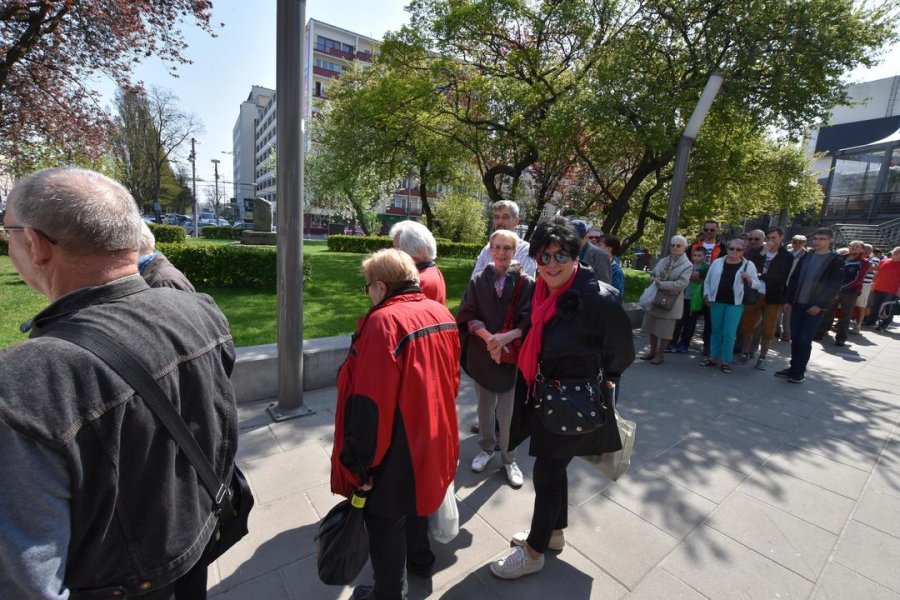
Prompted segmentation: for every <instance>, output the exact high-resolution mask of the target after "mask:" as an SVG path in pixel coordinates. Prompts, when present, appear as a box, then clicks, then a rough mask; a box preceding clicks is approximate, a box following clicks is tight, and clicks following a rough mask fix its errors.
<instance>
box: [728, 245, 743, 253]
mask: <svg viewBox="0 0 900 600" xmlns="http://www.w3.org/2000/svg"><path fill="white" fill-rule="evenodd" d="M728 251H729V252H743V251H744V249H743V248H734V247H732V246H729V247H728Z"/></svg>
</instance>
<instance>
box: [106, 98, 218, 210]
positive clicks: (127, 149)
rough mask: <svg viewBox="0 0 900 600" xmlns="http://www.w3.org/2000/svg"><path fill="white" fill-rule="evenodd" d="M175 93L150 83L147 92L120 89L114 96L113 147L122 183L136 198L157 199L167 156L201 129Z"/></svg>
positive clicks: (166, 165) (171, 155) (143, 201)
mask: <svg viewBox="0 0 900 600" xmlns="http://www.w3.org/2000/svg"><path fill="white" fill-rule="evenodd" d="M177 101H178V97H177V96H175V95H174V94H173V93H171V92H169V91H167V90H164V89H162V88H159V87H156V86H153V87H151V88H150V90H149V91H147V92H142V91H125V90H120V91H119V93H118V94H117V96H116V105H117V108H118V115H117V117H116V136H115V141H116V143H115V148H116V153H117V156H118V159H119V161H120V163H121V165H122V171H123V177H122V179H123V184H124V185H125V186H126V187H128V188H129V190H131V192H132V194H133V195H134V196H135V198H138V200H139V202H142V203H145V202H147V201H149V202H151V203H153V204H154V205H155V204H156V203H158V202H160V191H161V189H162V186H163V180H164V175H165V173H166V172H167V170H168V173H169V176H171V173H172V171H171V167H170V166H169V160H170V158H172V157H174V154H175V153H176V152H177V151H178V149H179V148H180V147H181V145H182V144H183V143H184V142H185V141H186V140H187V139H189V138H190V137H191V136H193V135H196V134H198V133H199V132H200V130H201V129H202V125H201V123H200V122H199V121H198V120H197V118H196V117H195V116H194V115H192V114H189V113H185V112H183V111H181V109H179V108H178V106H177Z"/></svg>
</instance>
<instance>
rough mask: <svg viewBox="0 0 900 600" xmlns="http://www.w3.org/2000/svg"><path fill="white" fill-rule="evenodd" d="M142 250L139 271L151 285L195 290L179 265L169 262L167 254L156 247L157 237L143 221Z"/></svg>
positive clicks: (189, 290) (139, 258) (186, 290)
mask: <svg viewBox="0 0 900 600" xmlns="http://www.w3.org/2000/svg"><path fill="white" fill-rule="evenodd" d="M141 224H142V225H143V227H142V228H141V252H140V256H139V257H138V272H139V273H140V274H141V277H143V278H144V281H146V282H147V285H149V286H150V287H170V288H175V289H176V290H183V291H185V292H194V291H196V290H194V285H193V284H192V283H191V281H190V280H189V279H188V278H187V277H185V275H184V273H182V272H181V271H179V270H178V267H176V266H175V265H173V264H172V263H171V262H169V259H168V258H166V255H165V254H163V253H162V252H160V251H158V250H157V249H156V237H154V235H153V232H152V231H150V227H149V226H148V225H147V224H146V223H144V222H143V220H142V221H141Z"/></svg>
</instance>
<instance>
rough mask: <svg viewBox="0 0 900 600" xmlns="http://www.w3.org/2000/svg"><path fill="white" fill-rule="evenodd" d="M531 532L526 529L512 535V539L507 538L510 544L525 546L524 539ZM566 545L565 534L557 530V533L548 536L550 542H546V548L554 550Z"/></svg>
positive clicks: (556, 550)
mask: <svg viewBox="0 0 900 600" xmlns="http://www.w3.org/2000/svg"><path fill="white" fill-rule="evenodd" d="M529 533H531V530H530V529H526V530H525V531H520V532H518V533H516V534H514V535H513V536H512V539H511V540H509V545H510V546H521V547H523V548H524V547H525V540H527V539H528V534H529ZM565 546H566V536H565V535H564V534H563V532H561V531H560V532H559V534H558V535H557V534H552V535H551V536H550V543H548V544H547V550H553V551H554V552H560V551H562V549H563V548H565Z"/></svg>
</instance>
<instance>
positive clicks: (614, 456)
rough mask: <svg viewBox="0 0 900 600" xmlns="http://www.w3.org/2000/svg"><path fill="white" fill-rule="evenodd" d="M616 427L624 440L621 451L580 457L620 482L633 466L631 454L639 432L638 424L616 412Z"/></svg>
mask: <svg viewBox="0 0 900 600" xmlns="http://www.w3.org/2000/svg"><path fill="white" fill-rule="evenodd" d="M616 425H617V426H618V428H619V437H620V438H621V439H622V449H621V450H617V451H616V452H605V453H603V454H597V455H594V456H582V457H580V458H581V459H582V460H584V461H585V462H587V463H588V464H589V465H591V466H592V467H594V468H595V469H597V470H598V471H600V472H601V473H603V474H604V475H606V476H607V477H608V478H609V479H610V480H612V481H618V479H619V478H620V477H622V475H624V474H625V473H627V472H628V467H630V466H631V453H632V452H633V451H634V434H635V431H636V430H637V424H636V423H635V422H634V421H629V420H627V419H623V418H621V417H620V416H619V411H616Z"/></svg>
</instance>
